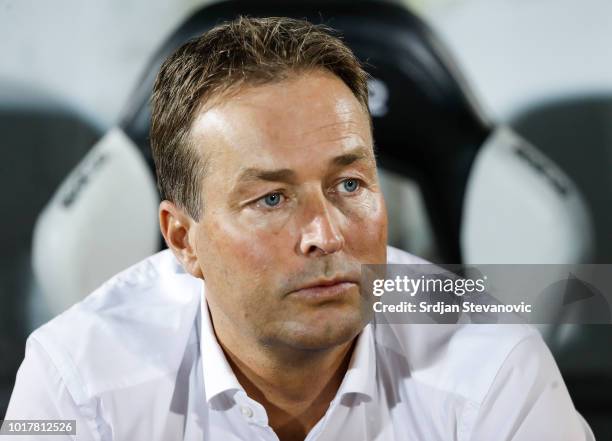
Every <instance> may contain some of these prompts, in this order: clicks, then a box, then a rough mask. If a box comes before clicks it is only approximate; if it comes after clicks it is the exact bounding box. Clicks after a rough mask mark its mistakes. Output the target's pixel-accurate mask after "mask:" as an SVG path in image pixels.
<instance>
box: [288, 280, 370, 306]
mask: <svg viewBox="0 0 612 441" xmlns="http://www.w3.org/2000/svg"><path fill="white" fill-rule="evenodd" d="M357 286H358V282H357V281H355V280H352V279H333V280H320V281H316V282H313V283H310V284H308V285H306V286H303V287H302V288H299V289H297V290H295V291H292V292H291V293H290V295H291V296H292V297H297V298H299V299H301V300H304V301H308V302H314V303H318V302H323V301H331V300H337V299H339V298H342V297H343V296H346V295H347V294H348V292H349V290H350V289H351V288H354V287H357Z"/></svg>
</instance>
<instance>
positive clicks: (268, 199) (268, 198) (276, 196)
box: [262, 193, 282, 207]
mask: <svg viewBox="0 0 612 441" xmlns="http://www.w3.org/2000/svg"><path fill="white" fill-rule="evenodd" d="M281 197H282V195H281V194H280V193H270V194H267V195H265V196H264V197H263V198H262V200H263V201H264V203H265V204H266V205H267V206H268V207H275V206H277V205H278V204H280V201H281Z"/></svg>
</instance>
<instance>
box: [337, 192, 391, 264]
mask: <svg viewBox="0 0 612 441" xmlns="http://www.w3.org/2000/svg"><path fill="white" fill-rule="evenodd" d="M346 220H347V222H346V229H345V239H346V241H347V245H348V246H349V248H350V249H351V250H352V252H353V254H354V255H355V256H357V257H359V260H360V261H361V262H363V263H366V262H371V263H384V262H385V261H386V255H387V254H386V252H387V209H386V206H385V201H384V198H383V196H382V194H380V193H373V194H372V195H371V197H369V198H367V199H366V200H364V201H363V203H362V204H360V205H357V206H355V207H353V208H352V209H351V210H350V211H349V212H348V213H347V217H346Z"/></svg>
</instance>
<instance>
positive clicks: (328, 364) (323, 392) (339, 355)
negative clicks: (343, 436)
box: [214, 323, 356, 441]
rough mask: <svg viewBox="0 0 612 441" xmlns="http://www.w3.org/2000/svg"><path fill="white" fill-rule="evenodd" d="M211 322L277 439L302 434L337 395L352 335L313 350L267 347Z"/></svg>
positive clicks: (290, 438)
mask: <svg viewBox="0 0 612 441" xmlns="http://www.w3.org/2000/svg"><path fill="white" fill-rule="evenodd" d="M214 325H215V326H214V328H215V333H216V335H217V340H218V341H219V344H220V346H221V347H222V349H223V351H224V353H225V355H226V358H227V360H228V362H229V364H230V366H231V367H232V370H233V371H234V374H235V375H236V378H237V379H238V381H239V382H240V384H241V385H242V387H244V389H245V391H246V393H247V394H248V395H249V397H251V398H253V399H254V400H256V401H258V402H259V403H261V404H262V405H263V406H264V408H265V409H266V412H267V414H268V420H269V424H270V426H271V427H272V428H273V429H274V431H275V432H276V434H277V435H278V436H279V439H281V440H283V441H287V440H294V439H295V440H303V439H304V438H305V437H306V435H307V434H308V432H309V431H310V430H311V429H312V427H313V426H314V425H315V424H316V423H317V422H318V421H319V420H320V419H321V418H322V417H323V415H324V414H325V412H326V410H327V409H328V407H329V403H330V402H331V400H332V399H333V398H334V396H335V395H336V393H337V391H338V388H339V387H340V384H341V382H342V379H343V378H344V375H345V373H346V370H347V369H348V365H349V361H350V358H351V354H352V352H353V347H354V343H355V341H356V338H352V339H351V340H350V341H348V342H346V343H343V344H341V345H338V346H334V347H332V348H329V349H324V350H318V351H312V350H308V351H306V350H299V349H291V348H271V347H269V346H265V345H263V344H258V343H257V342H253V341H247V340H246V339H244V338H234V337H235V336H234V335H233V333H232V332H231V330H228V329H225V328H224V327H223V326H222V324H220V325H221V326H216V323H215V324H214ZM241 337H242V336H241Z"/></svg>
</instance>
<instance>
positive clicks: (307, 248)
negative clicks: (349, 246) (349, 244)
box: [299, 193, 344, 256]
mask: <svg viewBox="0 0 612 441" xmlns="http://www.w3.org/2000/svg"><path fill="white" fill-rule="evenodd" d="M335 211H336V210H335V208H334V207H333V205H331V204H330V203H329V201H328V200H327V199H326V198H325V196H324V195H323V194H320V193H319V194H317V195H312V196H311V197H310V198H309V200H308V201H306V203H305V207H304V214H305V216H304V217H303V219H304V222H303V225H302V228H301V230H302V231H301V235H300V242H299V251H300V253H301V254H302V255H304V256H320V255H326V254H332V253H335V252H337V251H339V250H341V249H342V247H343V246H344V237H343V235H342V233H341V231H340V228H339V219H337V216H338V215H337V213H335Z"/></svg>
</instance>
